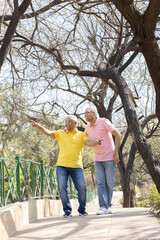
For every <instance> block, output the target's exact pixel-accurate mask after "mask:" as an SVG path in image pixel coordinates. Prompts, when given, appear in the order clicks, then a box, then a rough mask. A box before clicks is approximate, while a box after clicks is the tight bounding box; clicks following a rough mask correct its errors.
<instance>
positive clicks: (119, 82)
mask: <svg viewBox="0 0 160 240" xmlns="http://www.w3.org/2000/svg"><path fill="white" fill-rule="evenodd" d="M106 72H107V73H108V74H109V75H110V77H111V79H112V80H113V81H114V82H115V84H116V86H117V88H118V89H119V94H120V97H121V100H122V103H123V107H124V111H125V115H126V120H127V123H128V127H129V130H130V134H131V136H132V138H133V141H134V143H135V145H136V147H137V150H138V151H139V153H140V155H141V157H142V159H143V160H144V162H145V164H146V166H147V169H148V171H149V173H150V175H151V177H152V179H153V181H154V183H155V184H156V186H157V189H158V192H159V193H160V162H159V160H158V158H157V156H156V154H155V153H154V152H153V150H152V148H151V144H150V143H149V142H148V141H147V139H146V138H145V137H144V134H143V132H142V129H141V127H140V125H139V122H138V118H137V115H136V111H135V108H134V103H133V101H132V99H131V97H130V90H129V88H128V86H127V84H126V82H125V80H124V78H123V77H122V76H120V73H119V71H117V70H116V69H114V67H110V66H109V67H107V68H106Z"/></svg>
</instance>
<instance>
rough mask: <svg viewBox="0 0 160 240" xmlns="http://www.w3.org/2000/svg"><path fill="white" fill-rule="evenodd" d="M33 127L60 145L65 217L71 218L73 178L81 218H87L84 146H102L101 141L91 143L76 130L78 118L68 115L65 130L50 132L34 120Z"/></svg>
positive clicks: (60, 185)
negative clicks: (69, 196) (70, 198)
mask: <svg viewBox="0 0 160 240" xmlns="http://www.w3.org/2000/svg"><path fill="white" fill-rule="evenodd" d="M30 121H31V122H32V126H33V127H35V128H37V129H38V130H40V131H41V132H42V133H43V134H45V135H46V136H49V137H52V138H53V139H56V140H57V141H58V143H59V147H60V152H59V156H58V161H57V170H56V172H57V182H58V191H59V194H60V198H61V201H62V205H63V210H64V215H63V216H64V217H71V216H72V215H71V213H72V207H71V204H70V201H69V198H68V192H67V181H68V177H69V175H70V176H71V178H72V180H73V182H74V185H75V188H76V190H77V191H78V201H79V207H78V212H79V216H82V215H83V216H87V215H88V214H87V212H86V210H85V207H86V185H85V180H84V175H83V170H82V167H83V166H82V151H83V144H85V145H87V146H89V147H93V146H95V145H98V144H101V140H96V141H91V140H89V139H88V137H87V136H86V134H85V133H84V132H81V131H78V130H77V128H76V125H77V117H76V116H74V115H68V116H67V117H66V119H65V127H66V128H65V130H58V131H50V130H48V129H46V128H44V127H42V126H41V125H39V124H38V123H36V122H35V121H33V120H30Z"/></svg>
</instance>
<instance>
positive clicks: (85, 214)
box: [79, 212, 88, 216]
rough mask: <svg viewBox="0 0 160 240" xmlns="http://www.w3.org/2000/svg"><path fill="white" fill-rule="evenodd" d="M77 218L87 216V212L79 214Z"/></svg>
mask: <svg viewBox="0 0 160 240" xmlns="http://www.w3.org/2000/svg"><path fill="white" fill-rule="evenodd" d="M79 216H88V213H87V212H84V213H79Z"/></svg>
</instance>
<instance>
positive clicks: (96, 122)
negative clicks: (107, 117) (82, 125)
mask: <svg viewBox="0 0 160 240" xmlns="http://www.w3.org/2000/svg"><path fill="white" fill-rule="evenodd" d="M98 121H99V118H97V119H96V121H95V123H94V124H93V125H91V123H89V126H90V127H93V126H95V125H97V124H98Z"/></svg>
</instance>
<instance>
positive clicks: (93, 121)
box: [84, 107, 121, 215]
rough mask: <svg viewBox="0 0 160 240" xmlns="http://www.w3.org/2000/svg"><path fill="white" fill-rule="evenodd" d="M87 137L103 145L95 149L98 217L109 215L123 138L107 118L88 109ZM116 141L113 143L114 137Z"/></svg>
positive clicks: (86, 115)
mask: <svg viewBox="0 0 160 240" xmlns="http://www.w3.org/2000/svg"><path fill="white" fill-rule="evenodd" d="M84 115H85V118H86V121H87V122H89V123H88V124H87V126H86V128H85V133H86V135H87V136H88V137H89V138H90V139H91V140H96V139H100V140H101V144H100V145H96V146H95V147H94V166H95V175H96V183H97V189H98V198H99V206H100V209H99V211H98V212H97V215H101V214H109V213H112V211H111V210H110V209H109V208H110V207H111V205H112V204H111V201H112V195H113V188H114V170H115V164H116V163H118V162H119V156H118V149H119V146H120V139H121V136H120V134H119V132H118V131H117V129H116V128H115V127H114V125H113V124H112V123H111V122H110V121H109V120H108V119H106V118H98V117H97V111H96V110H95V109H94V108H91V107H88V108H87V109H86V110H85V113H84ZM112 135H113V136H114V137H115V141H113V136H112Z"/></svg>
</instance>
